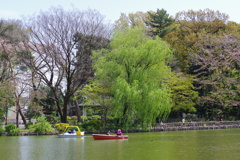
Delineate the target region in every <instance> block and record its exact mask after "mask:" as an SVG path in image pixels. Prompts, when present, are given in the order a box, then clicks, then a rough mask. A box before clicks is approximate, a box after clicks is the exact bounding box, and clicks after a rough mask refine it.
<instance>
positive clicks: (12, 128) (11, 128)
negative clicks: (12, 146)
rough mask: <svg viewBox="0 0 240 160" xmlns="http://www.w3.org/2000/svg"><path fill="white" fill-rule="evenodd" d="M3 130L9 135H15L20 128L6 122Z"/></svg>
mask: <svg viewBox="0 0 240 160" xmlns="http://www.w3.org/2000/svg"><path fill="white" fill-rule="evenodd" d="M5 131H6V132H7V133H8V134H10V135H11V136H16V135H18V134H19V133H20V129H19V128H17V127H16V126H15V125H14V124H8V125H6V126H5Z"/></svg>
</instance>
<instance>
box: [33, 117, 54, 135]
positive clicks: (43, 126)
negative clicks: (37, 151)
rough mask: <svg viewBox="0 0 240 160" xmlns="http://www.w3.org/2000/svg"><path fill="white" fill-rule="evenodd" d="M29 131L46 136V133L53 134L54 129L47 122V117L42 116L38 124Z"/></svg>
mask: <svg viewBox="0 0 240 160" xmlns="http://www.w3.org/2000/svg"><path fill="white" fill-rule="evenodd" d="M29 130H30V131H33V132H38V133H40V134H45V133H46V132H51V131H53V130H54V129H53V128H52V125H51V124H50V123H49V122H47V120H46V117H44V116H42V117H39V118H38V119H37V123H36V124H33V125H30V126H29Z"/></svg>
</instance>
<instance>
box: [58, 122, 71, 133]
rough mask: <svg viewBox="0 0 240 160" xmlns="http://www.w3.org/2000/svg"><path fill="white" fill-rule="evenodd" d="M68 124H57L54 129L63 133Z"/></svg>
mask: <svg viewBox="0 0 240 160" xmlns="http://www.w3.org/2000/svg"><path fill="white" fill-rule="evenodd" d="M68 126H69V124H68V123H57V124H56V125H55V127H56V128H57V130H58V131H60V132H63V131H64V130H65V128H66V127H68Z"/></svg>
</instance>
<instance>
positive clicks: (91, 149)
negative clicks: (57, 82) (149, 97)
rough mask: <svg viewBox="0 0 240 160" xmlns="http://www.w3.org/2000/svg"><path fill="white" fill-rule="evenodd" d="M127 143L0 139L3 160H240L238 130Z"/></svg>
mask: <svg viewBox="0 0 240 160" xmlns="http://www.w3.org/2000/svg"><path fill="white" fill-rule="evenodd" d="M128 135H129V139H128V140H93V138H92V136H91V135H86V136H85V137H84V138H58V137H57V136H56V135H55V136H10V137H5V136H2V137H0V159H4V160H75V159H76V160H77V159H78V160H108V159H114V160H155V159H157V160H161V159H162V160H239V159H240V152H239V149H240V129H223V130H220V129H219V130H197V131H177V132H154V133H149V132H147V133H131V134H128Z"/></svg>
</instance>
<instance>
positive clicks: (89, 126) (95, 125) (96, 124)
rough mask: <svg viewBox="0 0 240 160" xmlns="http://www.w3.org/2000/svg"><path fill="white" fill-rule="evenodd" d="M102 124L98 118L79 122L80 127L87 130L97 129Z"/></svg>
mask: <svg viewBox="0 0 240 160" xmlns="http://www.w3.org/2000/svg"><path fill="white" fill-rule="evenodd" d="M102 126H103V124H102V122H101V121H99V120H90V121H88V122H84V123H82V124H81V128H83V129H84V130H87V131H93V132H95V131H97V130H99V129H100V128H101V127H102Z"/></svg>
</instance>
